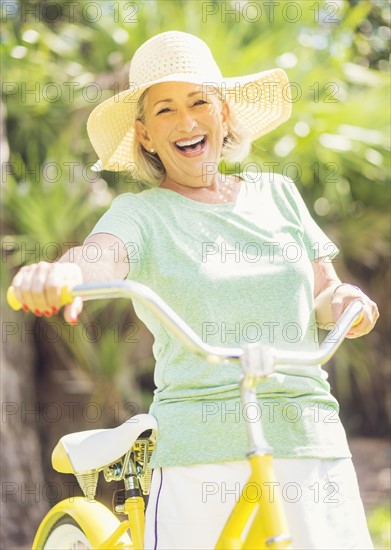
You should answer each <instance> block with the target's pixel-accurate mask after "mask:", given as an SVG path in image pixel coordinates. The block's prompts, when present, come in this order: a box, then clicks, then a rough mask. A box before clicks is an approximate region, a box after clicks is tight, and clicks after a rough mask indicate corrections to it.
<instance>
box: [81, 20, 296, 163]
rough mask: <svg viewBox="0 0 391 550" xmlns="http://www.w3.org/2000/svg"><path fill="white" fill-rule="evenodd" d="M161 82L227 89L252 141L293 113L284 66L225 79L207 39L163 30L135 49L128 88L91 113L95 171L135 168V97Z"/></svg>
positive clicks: (89, 125) (227, 97)
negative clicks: (96, 156)
mask: <svg viewBox="0 0 391 550" xmlns="http://www.w3.org/2000/svg"><path fill="white" fill-rule="evenodd" d="M160 82H189V83H193V84H200V85H204V86H205V88H206V90H208V92H207V93H217V90H219V91H220V92H223V93H224V96H225V100H226V102H227V103H228V105H229V107H230V109H231V110H232V111H233V113H234V114H235V115H236V118H237V120H238V122H239V123H240V124H241V126H242V127H243V129H244V130H245V131H246V132H247V133H248V136H249V137H250V138H251V141H254V140H255V139H257V138H259V137H260V136H262V135H264V134H267V133H268V132H270V131H271V130H273V129H274V128H276V127H277V126H279V125H280V124H281V123H282V122H285V121H286V120H287V119H288V118H289V116H290V114H291V96H290V89H289V81H288V78H287V75H286V73H285V71H283V70H282V69H271V70H269V71H262V72H260V73H256V74H251V75H247V76H240V77H233V78H224V77H223V76H222V74H221V71H220V69H219V67H218V65H217V63H216V61H215V60H214V58H213V56H212V53H211V51H210V49H209V47H208V46H207V45H206V44H205V42H203V40H201V39H200V38H198V37H197V36H194V35H192V34H188V33H185V32H180V31H168V32H163V33H161V34H158V35H156V36H153V37H152V38H150V39H149V40H147V41H146V42H144V44H142V45H141V46H140V48H139V49H138V50H137V51H136V52H135V54H134V56H133V58H132V61H131V63H130V70H129V89H127V90H125V91H124V92H121V93H119V94H117V95H115V96H113V97H111V98H110V99H107V100H106V101H104V102H103V103H101V104H100V105H98V106H97V107H96V108H95V109H94V110H93V111H92V112H91V114H90V116H89V118H88V121H87V132H88V136H89V138H90V141H91V143H92V145H93V147H94V149H95V151H96V153H97V155H98V157H99V160H98V162H97V163H96V164H95V165H94V166H93V170H96V171H99V170H111V171H116V172H117V171H127V170H132V169H133V166H134V165H133V162H134V159H133V151H134V148H133V145H134V139H135V132H134V121H135V113H136V109H137V102H138V100H139V98H140V96H141V94H142V93H143V92H144V91H145V90H146V89H147V88H149V87H150V86H152V85H153V84H158V83H160Z"/></svg>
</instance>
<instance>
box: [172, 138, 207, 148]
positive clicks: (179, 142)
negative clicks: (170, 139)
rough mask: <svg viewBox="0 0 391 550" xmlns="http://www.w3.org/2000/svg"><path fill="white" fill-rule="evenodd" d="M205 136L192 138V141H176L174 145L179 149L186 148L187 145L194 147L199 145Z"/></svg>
mask: <svg viewBox="0 0 391 550" xmlns="http://www.w3.org/2000/svg"><path fill="white" fill-rule="evenodd" d="M204 137H205V136H201V137H197V138H193V139H187V140H182V141H176V142H175V145H179V147H188V146H189V145H195V144H196V143H199V142H200V141H202V140H203V139H204Z"/></svg>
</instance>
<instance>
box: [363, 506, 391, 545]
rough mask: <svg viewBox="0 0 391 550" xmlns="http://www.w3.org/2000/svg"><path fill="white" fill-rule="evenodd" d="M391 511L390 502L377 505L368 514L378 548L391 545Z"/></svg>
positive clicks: (372, 535)
mask: <svg viewBox="0 0 391 550" xmlns="http://www.w3.org/2000/svg"><path fill="white" fill-rule="evenodd" d="M390 518H391V513H390V505H389V503H384V504H383V505H381V506H377V507H376V508H375V509H374V510H372V511H371V512H370V513H369V514H368V518H367V521H368V528H369V532H370V533H371V537H372V541H373V545H374V547H375V548H376V549H377V550H385V549H387V548H390V547H391V519H390Z"/></svg>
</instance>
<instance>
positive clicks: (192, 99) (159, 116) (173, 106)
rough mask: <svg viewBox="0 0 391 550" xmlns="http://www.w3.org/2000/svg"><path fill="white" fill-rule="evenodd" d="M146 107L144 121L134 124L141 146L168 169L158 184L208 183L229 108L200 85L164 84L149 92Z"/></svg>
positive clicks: (215, 170) (217, 155)
mask: <svg viewBox="0 0 391 550" xmlns="http://www.w3.org/2000/svg"><path fill="white" fill-rule="evenodd" d="M144 106H145V108H144V119H143V122H142V121H140V120H137V121H136V123H135V131H136V135H137V137H138V139H139V141H140V142H141V144H142V146H143V147H144V148H145V149H146V150H147V151H150V150H151V149H154V150H155V151H156V153H157V154H158V155H159V158H160V160H161V162H162V163H163V166H164V168H165V170H166V177H165V180H164V182H163V184H162V185H165V186H167V185H170V183H171V182H172V183H174V185H180V186H185V187H208V186H210V185H212V184H213V183H214V180H215V175H216V173H217V164H218V163H219V161H220V159H221V150H222V145H223V139H224V132H225V129H226V121H227V118H228V106H227V104H226V103H223V102H221V101H220V99H219V98H218V97H216V96H215V95H212V94H207V93H205V89H203V88H202V86H201V85H197V84H189V83H186V82H164V83H161V84H155V85H153V86H151V88H149V89H148V91H147V93H146V97H145V103H144ZM206 163H209V164H208V165H207V164H206ZM212 163H213V166H215V169H213V166H212Z"/></svg>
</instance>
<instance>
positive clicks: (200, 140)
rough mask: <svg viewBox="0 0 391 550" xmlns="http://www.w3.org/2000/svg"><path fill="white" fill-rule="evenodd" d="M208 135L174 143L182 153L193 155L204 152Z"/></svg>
mask: <svg viewBox="0 0 391 550" xmlns="http://www.w3.org/2000/svg"><path fill="white" fill-rule="evenodd" d="M206 139H207V138H206V136H196V137H194V138H191V139H181V140H178V141H176V142H175V143H174V145H175V148H176V149H177V151H179V152H180V153H181V154H182V155H185V156H187V157H189V156H190V157H192V156H195V155H200V154H202V153H203V152H204V150H205V146H206Z"/></svg>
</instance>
